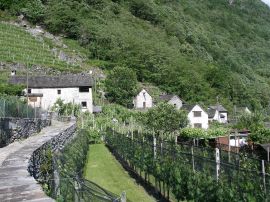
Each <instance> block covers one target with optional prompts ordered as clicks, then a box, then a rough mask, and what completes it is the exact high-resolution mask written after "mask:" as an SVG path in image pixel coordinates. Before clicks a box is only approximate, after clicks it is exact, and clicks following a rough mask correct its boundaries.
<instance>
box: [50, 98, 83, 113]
mask: <svg viewBox="0 0 270 202" xmlns="http://www.w3.org/2000/svg"><path fill="white" fill-rule="evenodd" d="M52 111H55V112H58V115H60V116H70V115H74V116H76V117H77V116H78V115H79V114H80V112H81V106H80V105H79V104H74V103H71V102H69V103H64V101H63V100H61V99H60V98H58V99H57V100H56V102H55V103H54V104H53V106H52Z"/></svg>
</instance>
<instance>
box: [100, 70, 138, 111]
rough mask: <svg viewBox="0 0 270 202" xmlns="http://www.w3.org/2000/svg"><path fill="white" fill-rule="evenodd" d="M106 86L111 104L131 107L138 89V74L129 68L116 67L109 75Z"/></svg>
mask: <svg viewBox="0 0 270 202" xmlns="http://www.w3.org/2000/svg"><path fill="white" fill-rule="evenodd" d="M105 86H106V89H107V97H108V99H109V100H110V101H111V102H116V103H118V104H121V105H124V106H130V105H131V103H132V97H133V96H135V94H136V93H137V89H138V84H137V76H136V73H135V72H134V71H133V70H132V69H129V68H125V67H115V68H114V69H113V70H112V71H111V72H110V73H109V75H108V77H107V79H106V82H105Z"/></svg>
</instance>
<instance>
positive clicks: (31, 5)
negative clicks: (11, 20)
mask: <svg viewBox="0 0 270 202" xmlns="http://www.w3.org/2000/svg"><path fill="white" fill-rule="evenodd" d="M21 12H22V13H23V14H25V16H26V17H27V18H28V19H29V20H30V21H31V22H33V23H37V22H41V21H42V20H43V18H44V14H45V6H44V5H43V4H42V2H41V0H32V1H28V2H27V3H26V4H25V6H24V8H22V9H21Z"/></svg>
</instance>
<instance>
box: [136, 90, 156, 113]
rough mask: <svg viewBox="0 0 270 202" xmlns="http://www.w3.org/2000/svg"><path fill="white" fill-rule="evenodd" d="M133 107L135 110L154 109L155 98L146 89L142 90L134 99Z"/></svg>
mask: <svg viewBox="0 0 270 202" xmlns="http://www.w3.org/2000/svg"><path fill="white" fill-rule="evenodd" d="M133 106H134V108H135V109H147V108H151V107H153V98H152V96H151V95H150V94H149V93H148V92H147V91H146V90H145V89H142V90H141V92H140V93H139V94H138V95H137V96H136V97H135V98H134V99H133Z"/></svg>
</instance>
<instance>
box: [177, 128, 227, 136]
mask: <svg viewBox="0 0 270 202" xmlns="http://www.w3.org/2000/svg"><path fill="white" fill-rule="evenodd" d="M228 132H229V129H227V128H221V127H219V128H210V129H208V130H205V129H202V128H183V129H182V130H181V131H180V136H182V137H188V138H205V139H208V138H214V137H220V136H225V135H228Z"/></svg>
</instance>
